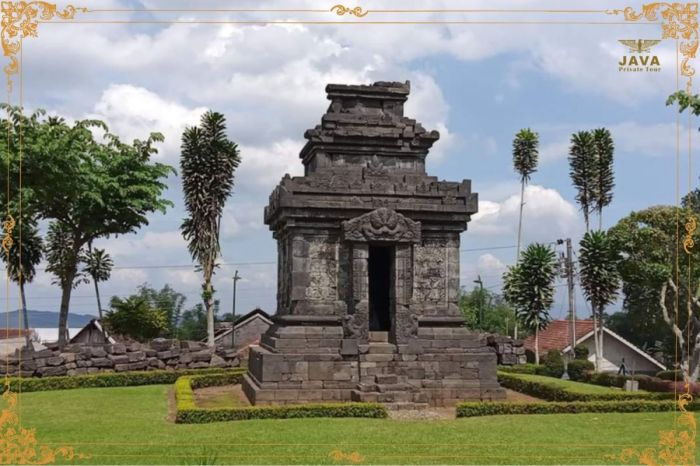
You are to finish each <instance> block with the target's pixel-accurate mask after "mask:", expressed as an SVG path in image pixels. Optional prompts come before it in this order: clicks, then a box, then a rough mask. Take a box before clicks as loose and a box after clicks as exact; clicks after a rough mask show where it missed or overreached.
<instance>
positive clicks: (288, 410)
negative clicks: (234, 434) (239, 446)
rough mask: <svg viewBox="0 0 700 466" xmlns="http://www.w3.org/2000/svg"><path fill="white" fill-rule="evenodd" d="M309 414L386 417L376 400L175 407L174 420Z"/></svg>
mask: <svg viewBox="0 0 700 466" xmlns="http://www.w3.org/2000/svg"><path fill="white" fill-rule="evenodd" d="M309 417H368V418H385V417H387V412H386V408H384V406H382V405H381V404H379V403H336V404H330V403H329V404H306V405H298V406H295V405H286V406H253V407H249V408H217V409H198V408H194V409H182V410H180V409H178V411H177V415H176V418H175V422H177V423H180V424H202V423H207V422H221V421H245V420H249V419H294V418H309Z"/></svg>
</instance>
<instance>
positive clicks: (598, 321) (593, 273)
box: [579, 231, 620, 371]
mask: <svg viewBox="0 0 700 466" xmlns="http://www.w3.org/2000/svg"><path fill="white" fill-rule="evenodd" d="M618 262H619V254H618V252H617V250H616V249H615V248H614V246H613V243H612V239H611V237H610V236H609V235H608V234H607V233H606V232H604V231H590V232H586V234H585V235H584V236H583V239H582V240H581V253H580V257H579V263H580V269H581V271H580V277H581V288H583V293H584V295H585V296H586V299H588V301H590V303H591V309H592V311H593V327H594V330H595V331H594V332H593V335H594V343H595V345H596V355H595V361H596V364H595V366H596V370H597V371H600V369H601V363H602V360H603V310H604V309H605V306H607V305H609V304H611V303H613V302H614V301H615V298H616V297H617V290H618V287H619V282H620V277H619V274H618V271H617V264H618Z"/></svg>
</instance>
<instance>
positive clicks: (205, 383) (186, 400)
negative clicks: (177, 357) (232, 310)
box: [175, 374, 387, 424]
mask: <svg viewBox="0 0 700 466" xmlns="http://www.w3.org/2000/svg"><path fill="white" fill-rule="evenodd" d="M240 380H241V375H239V374H211V375H200V376H185V377H180V378H179V379H177V381H176V382H175V397H176V406H177V413H176V415H175V422H177V423H180V424H201V423H207V422H220V421H242V420H247V419H291V418H308V417H369V418H385V417H387V412H386V408H385V407H384V405H382V404H380V403H322V404H321V403H319V404H305V405H298V406H294V405H292V406H253V407H246V408H217V409H204V408H197V407H196V405H195V402H194V388H204V387H212V386H220V385H229V384H232V383H240Z"/></svg>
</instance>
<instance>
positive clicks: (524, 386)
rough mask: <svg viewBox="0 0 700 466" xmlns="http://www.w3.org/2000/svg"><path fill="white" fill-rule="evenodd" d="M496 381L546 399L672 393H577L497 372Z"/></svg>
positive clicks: (635, 397) (624, 397)
mask: <svg viewBox="0 0 700 466" xmlns="http://www.w3.org/2000/svg"><path fill="white" fill-rule="evenodd" d="M498 382H499V383H500V384H501V385H502V386H503V387H505V388H509V389H511V390H515V391H516V392H520V393H525V394H527V395H530V396H534V397H536V398H542V399H544V400H547V401H585V402H589V401H627V400H631V399H633V400H652V401H653V400H667V399H670V398H673V394H672V393H639V392H622V391H621V392H620V393H577V392H574V391H571V390H566V389H565V388H562V387H559V386H556V385H554V384H547V383H542V382H536V381H533V380H526V379H524V378H521V377H518V375H517V374H506V373H503V372H499V373H498Z"/></svg>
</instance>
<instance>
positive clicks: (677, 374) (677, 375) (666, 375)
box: [656, 369, 683, 381]
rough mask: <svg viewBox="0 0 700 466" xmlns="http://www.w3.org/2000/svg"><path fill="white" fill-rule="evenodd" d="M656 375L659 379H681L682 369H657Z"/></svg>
mask: <svg viewBox="0 0 700 466" xmlns="http://www.w3.org/2000/svg"><path fill="white" fill-rule="evenodd" d="M656 377H658V378H659V379H663V380H673V381H675V380H681V381H682V380H683V371H680V370H678V369H676V370H671V371H668V370H666V371H659V372H657V373H656Z"/></svg>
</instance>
